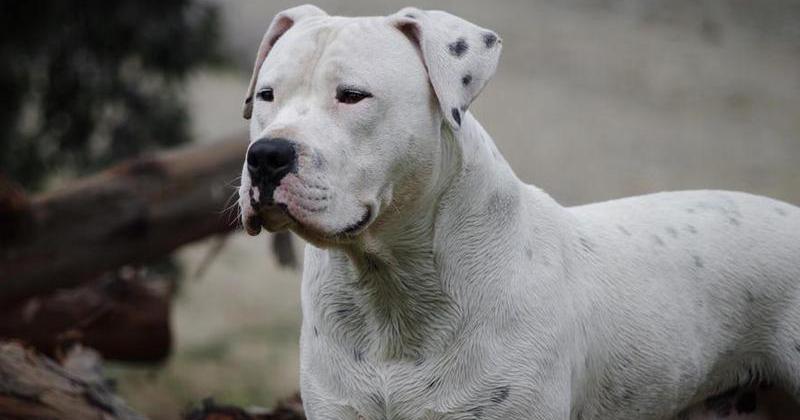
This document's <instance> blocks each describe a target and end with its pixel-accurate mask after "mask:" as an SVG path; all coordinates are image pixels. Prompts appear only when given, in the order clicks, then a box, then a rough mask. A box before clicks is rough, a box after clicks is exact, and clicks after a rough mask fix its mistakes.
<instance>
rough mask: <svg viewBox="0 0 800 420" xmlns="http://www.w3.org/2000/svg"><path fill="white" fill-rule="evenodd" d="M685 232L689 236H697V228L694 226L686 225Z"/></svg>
mask: <svg viewBox="0 0 800 420" xmlns="http://www.w3.org/2000/svg"><path fill="white" fill-rule="evenodd" d="M686 231H687V232H689V233H691V234H697V228H696V227H694V225H686Z"/></svg>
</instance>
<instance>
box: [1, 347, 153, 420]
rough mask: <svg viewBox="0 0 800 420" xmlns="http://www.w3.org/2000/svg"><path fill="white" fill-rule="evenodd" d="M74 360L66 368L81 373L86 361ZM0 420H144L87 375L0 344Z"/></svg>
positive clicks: (101, 383) (95, 379)
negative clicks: (75, 369) (7, 419)
mask: <svg viewBox="0 0 800 420" xmlns="http://www.w3.org/2000/svg"><path fill="white" fill-rule="evenodd" d="M77 357H78V358H80V359H82V360H73V362H71V364H72V365H75V366H77V367H78V368H80V369H85V368H86V364H87V362H86V358H85V357H84V355H80V356H77ZM89 363H90V364H91V363H94V362H92V361H91V359H89ZM0 418H4V419H5V418H11V419H19V420H26V419H31V420H33V419H59V420H84V419H108V420H115V419H116V420H143V419H144V417H143V416H141V415H139V414H137V413H136V412H134V411H133V410H131V409H130V408H129V407H128V406H127V405H125V403H124V402H123V401H122V400H121V399H120V398H119V397H117V396H116V395H114V394H113V393H112V392H111V390H110V389H109V388H108V387H107V386H106V385H105V384H104V383H103V381H102V380H98V378H97V377H92V376H91V375H90V373H89V372H86V371H80V372H76V371H70V370H68V369H65V368H63V367H62V366H60V365H58V364H57V363H55V362H54V361H52V360H50V359H48V358H46V357H43V356H40V355H37V354H35V353H33V352H30V351H27V350H25V349H23V348H22V346H20V345H19V344H14V343H0Z"/></svg>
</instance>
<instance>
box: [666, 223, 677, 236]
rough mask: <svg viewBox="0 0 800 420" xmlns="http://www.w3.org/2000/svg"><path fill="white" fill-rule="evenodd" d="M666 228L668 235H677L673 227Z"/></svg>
mask: <svg viewBox="0 0 800 420" xmlns="http://www.w3.org/2000/svg"><path fill="white" fill-rule="evenodd" d="M666 230H667V233H668V234H669V236H672V237H673V238H677V237H678V230H677V229H675V228H674V227H672V226H667V229H666Z"/></svg>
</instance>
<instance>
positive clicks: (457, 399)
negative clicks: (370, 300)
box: [304, 356, 522, 420]
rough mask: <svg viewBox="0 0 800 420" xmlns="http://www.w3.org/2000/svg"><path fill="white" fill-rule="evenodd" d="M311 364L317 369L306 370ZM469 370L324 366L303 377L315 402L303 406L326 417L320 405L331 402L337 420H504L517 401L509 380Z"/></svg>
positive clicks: (429, 364) (361, 362)
mask: <svg viewBox="0 0 800 420" xmlns="http://www.w3.org/2000/svg"><path fill="white" fill-rule="evenodd" d="M337 359H338V360H342V359H341V358H340V357H339V356H329V357H328V358H326V359H325V360H328V361H330V360H337ZM318 363H324V360H323V359H320V360H318ZM313 365H317V366H318V364H317V363H312V364H311V365H309V366H313ZM469 366H477V365H476V364H474V363H471V362H466V363H458V362H455V363H447V362H444V363H443V362H442V361H441V360H436V361H434V360H424V359H420V360H417V361H408V362H397V363H375V362H374V361H372V360H369V358H368V357H364V358H363V359H359V358H352V359H351V360H349V361H347V362H345V363H337V364H336V365H335V366H331V365H330V364H329V365H328V371H327V372H326V373H325V374H323V373H322V372H319V371H318V372H316V373H314V374H311V375H310V377H308V378H306V379H307V380H309V381H312V382H313V385H311V386H310V387H309V388H313V389H314V391H315V392H313V393H310V394H309V395H312V398H315V399H317V401H306V404H307V405H311V406H315V405H319V406H320V409H321V410H322V411H323V412H325V411H328V412H329V410H330V406H329V405H328V406H327V407H326V404H329V402H330V401H337V402H339V403H340V404H341V407H340V409H341V410H342V412H341V413H342V414H339V416H340V417H339V418H341V419H347V420H349V419H351V418H352V419H353V420H466V419H477V418H480V419H487V420H492V419H505V418H508V417H507V414H508V413H509V412H510V411H513V406H514V402H513V401H514V400H518V399H519V398H520V397H521V396H522V393H521V390H520V389H521V388H520V387H514V386H512V382H509V381H499V380H496V379H495V378H487V377H486V376H485V375H481V374H480V373H479V371H480V369H477V368H475V369H473V371H471V372H465V371H464V370H465V369H470V367H469ZM309 373H310V372H309ZM306 383H308V382H306ZM305 397H306V392H305V390H304V398H305ZM325 401H327V402H328V403H326V402H325ZM312 411H314V410H313V409H312ZM321 418H326V417H321Z"/></svg>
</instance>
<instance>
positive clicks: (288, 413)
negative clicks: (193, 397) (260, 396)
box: [183, 394, 306, 420]
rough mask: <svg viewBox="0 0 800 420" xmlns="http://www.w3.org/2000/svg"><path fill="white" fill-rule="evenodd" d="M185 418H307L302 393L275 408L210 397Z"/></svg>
mask: <svg viewBox="0 0 800 420" xmlns="http://www.w3.org/2000/svg"><path fill="white" fill-rule="evenodd" d="M183 419H184V420H306V415H305V411H304V410H303V402H302V401H301V400H300V395H299V394H296V395H294V396H293V397H291V398H288V399H286V400H283V401H280V402H278V405H276V406H275V408H273V409H264V408H259V407H255V408H246V409H245V408H241V407H236V406H232V405H220V404H217V403H215V402H214V400H212V399H210V398H208V399H206V400H204V401H203V404H202V406H201V407H199V408H195V409H193V410H191V411H189V412H188V413H186V414H185V415H184V416H183Z"/></svg>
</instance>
